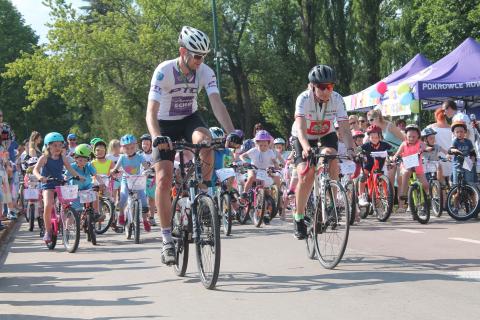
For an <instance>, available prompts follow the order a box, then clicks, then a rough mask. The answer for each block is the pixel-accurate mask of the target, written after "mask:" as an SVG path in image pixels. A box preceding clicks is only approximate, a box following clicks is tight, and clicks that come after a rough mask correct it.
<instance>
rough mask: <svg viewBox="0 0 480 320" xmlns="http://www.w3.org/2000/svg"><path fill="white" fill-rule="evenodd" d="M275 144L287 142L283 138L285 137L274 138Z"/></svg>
mask: <svg viewBox="0 0 480 320" xmlns="http://www.w3.org/2000/svg"><path fill="white" fill-rule="evenodd" d="M273 144H285V140H283V138H276V139H275V140H273Z"/></svg>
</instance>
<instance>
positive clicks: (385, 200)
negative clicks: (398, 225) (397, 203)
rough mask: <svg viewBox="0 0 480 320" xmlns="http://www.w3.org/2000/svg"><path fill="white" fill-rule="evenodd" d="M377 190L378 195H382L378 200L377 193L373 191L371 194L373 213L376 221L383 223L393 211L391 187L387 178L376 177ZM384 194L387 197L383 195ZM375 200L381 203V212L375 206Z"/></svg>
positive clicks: (382, 176) (383, 176)
mask: <svg viewBox="0 0 480 320" xmlns="http://www.w3.org/2000/svg"><path fill="white" fill-rule="evenodd" d="M377 190H378V192H379V194H380V195H383V197H382V196H381V197H380V198H379V199H377V193H376V192H375V191H374V192H372V198H373V199H372V207H373V212H374V213H375V216H376V217H377V220H378V221H381V222H385V221H387V220H388V218H389V217H390V215H391V214H392V210H393V187H392V184H391V183H390V180H389V179H388V177H387V176H385V175H383V174H382V175H379V176H378V177H377ZM385 192H386V193H387V195H384V193H385ZM377 200H379V201H381V203H382V205H383V212H382V211H380V210H378V209H379V208H378V206H377Z"/></svg>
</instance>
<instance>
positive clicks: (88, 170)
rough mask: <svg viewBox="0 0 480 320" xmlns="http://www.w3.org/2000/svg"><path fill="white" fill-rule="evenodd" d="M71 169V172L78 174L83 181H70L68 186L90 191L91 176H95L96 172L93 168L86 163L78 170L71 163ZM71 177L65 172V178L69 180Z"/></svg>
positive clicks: (91, 185)
mask: <svg viewBox="0 0 480 320" xmlns="http://www.w3.org/2000/svg"><path fill="white" fill-rule="evenodd" d="M72 168H73V170H75V171H77V172H78V175H79V176H82V177H84V178H85V181H80V180H73V179H72V180H70V181H69V184H71V185H77V186H78V190H88V189H91V188H92V187H93V183H92V176H94V175H96V174H97V170H96V169H95V167H94V166H93V165H92V164H91V163H90V162H88V163H87V164H86V165H85V167H83V168H80V167H79V166H78V165H77V164H76V163H72ZM71 177H72V175H71V174H70V172H67V178H71Z"/></svg>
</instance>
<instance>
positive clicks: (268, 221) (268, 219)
mask: <svg viewBox="0 0 480 320" xmlns="http://www.w3.org/2000/svg"><path fill="white" fill-rule="evenodd" d="M263 223H265V224H270V215H268V214H265V215H264V216H263Z"/></svg>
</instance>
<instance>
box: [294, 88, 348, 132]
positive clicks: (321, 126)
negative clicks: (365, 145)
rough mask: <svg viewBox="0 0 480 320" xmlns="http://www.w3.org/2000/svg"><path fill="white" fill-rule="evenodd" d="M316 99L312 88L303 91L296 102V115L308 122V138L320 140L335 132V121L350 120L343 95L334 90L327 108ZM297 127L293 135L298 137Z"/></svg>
mask: <svg viewBox="0 0 480 320" xmlns="http://www.w3.org/2000/svg"><path fill="white" fill-rule="evenodd" d="M322 109H323V107H322V105H320V104H319V103H317V102H316V101H315V98H314V93H313V90H312V89H310V88H309V89H307V90H305V91H304V92H302V93H301V94H300V95H299V96H298V98H297V102H296V104H295V117H303V118H305V120H306V122H307V138H308V139H309V140H318V139H320V138H321V137H323V136H326V135H327V134H329V133H332V132H335V126H334V122H335V121H337V122H340V121H345V120H348V115H347V109H346V108H345V102H344V101H343V98H342V96H341V95H340V94H339V93H337V92H335V91H333V92H332V95H331V96H330V100H328V102H327V103H326V109H325V110H322ZM297 130H298V129H297V127H296V126H295V125H294V126H293V127H292V136H294V137H298V132H297Z"/></svg>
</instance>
